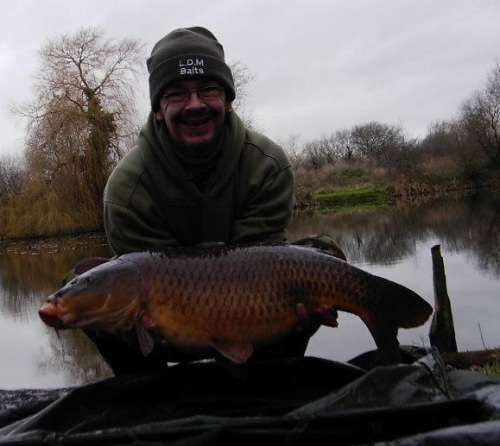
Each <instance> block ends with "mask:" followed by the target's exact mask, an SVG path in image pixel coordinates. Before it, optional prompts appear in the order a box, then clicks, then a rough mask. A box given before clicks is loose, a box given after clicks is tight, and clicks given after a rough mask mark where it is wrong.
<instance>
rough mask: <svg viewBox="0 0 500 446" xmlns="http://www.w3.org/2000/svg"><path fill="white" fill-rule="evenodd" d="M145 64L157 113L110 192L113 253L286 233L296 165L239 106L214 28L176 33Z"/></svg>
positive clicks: (274, 238)
mask: <svg viewBox="0 0 500 446" xmlns="http://www.w3.org/2000/svg"><path fill="white" fill-rule="evenodd" d="M147 66H148V71H149V89H150V99H151V107H152V112H151V113H150V115H149V118H148V121H147V123H146V125H145V126H144V128H143V129H142V131H141V133H140V135H139V138H138V144H137V147H136V148H135V149H133V150H132V151H131V152H129V153H128V154H127V155H126V156H125V157H124V159H123V160H122V161H121V162H120V164H119V165H118V166H117V167H116V169H115V170H114V172H113V173H112V175H111V177H110V178H109V181H108V184H107V186H106V190H105V196H104V215H105V228H106V233H107V236H108V240H109V243H110V245H111V247H112V248H113V250H114V251H115V253H116V254H123V253H125V252H130V251H142V250H146V249H150V250H162V249H164V248H166V247H169V246H176V245H182V246H186V245H196V244H200V243H206V242H224V243H231V244H235V243H255V242H259V243H262V242H265V243H269V242H283V241H286V227H287V225H288V223H289V222H290V220H291V217H292V210H293V175H292V170H291V167H290V163H289V161H288V159H287V157H286V155H285V154H284V152H283V150H282V149H281V148H280V147H278V146H277V145H276V144H274V143H273V142H272V141H270V140H269V139H268V138H266V137H264V136H262V135H259V134H258V133H256V132H253V131H251V130H249V129H246V128H245V126H244V125H243V123H242V121H241V120H240V119H239V118H238V116H237V114H236V113H235V112H234V111H233V110H232V107H231V103H232V101H233V99H234V97H235V89H234V81H233V77H232V73H231V70H230V68H229V67H228V66H227V65H226V63H225V60H224V50H223V48H222V46H221V45H220V43H219V42H218V41H217V40H216V38H215V37H214V35H213V34H212V33H211V32H210V31H208V30H207V29H205V28H201V27H194V28H185V29H177V30H175V31H172V32H171V33H169V34H167V35H166V36H165V37H164V38H163V39H161V40H160V41H159V42H158V43H157V44H156V45H155V46H154V48H153V51H152V53H151V57H150V58H149V59H148V61H147Z"/></svg>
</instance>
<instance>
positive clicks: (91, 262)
mask: <svg viewBox="0 0 500 446" xmlns="http://www.w3.org/2000/svg"><path fill="white" fill-rule="evenodd" d="M109 261H110V259H106V258H104V257H88V258H86V259H82V260H80V261H79V262H78V263H77V264H76V265H75V267H74V272H75V274H76V275H80V274H83V273H85V272H87V271H88V270H89V269H92V268H95V267H96V266H99V265H102V264H103V263H106V262H109Z"/></svg>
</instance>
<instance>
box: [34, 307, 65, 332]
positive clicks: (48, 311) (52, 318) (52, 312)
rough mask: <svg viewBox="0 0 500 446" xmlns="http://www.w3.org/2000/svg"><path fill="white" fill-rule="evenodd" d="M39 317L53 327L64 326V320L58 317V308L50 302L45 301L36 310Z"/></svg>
mask: <svg viewBox="0 0 500 446" xmlns="http://www.w3.org/2000/svg"><path fill="white" fill-rule="evenodd" d="M38 315H39V316H40V319H41V320H42V321H43V322H44V323H45V324H47V325H48V326H49V327H53V328H65V324H64V321H63V320H62V318H61V317H60V310H59V309H58V308H57V306H56V305H54V304H53V303H52V302H45V303H44V304H43V305H42V306H41V307H40V309H39V310H38Z"/></svg>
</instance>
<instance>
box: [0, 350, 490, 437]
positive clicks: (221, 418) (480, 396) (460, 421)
mask: <svg viewBox="0 0 500 446" xmlns="http://www.w3.org/2000/svg"><path fill="white" fill-rule="evenodd" d="M365 359H366V358H363V357H361V358H359V359H358V360H354V361H353V362H355V363H357V364H362V363H363V360H365ZM245 373H246V376H234V375H232V374H229V373H228V372H227V370H224V369H221V368H220V367H219V366H218V365H217V364H215V363H208V362H202V363H191V364H179V365H176V366H173V367H169V368H168V369H165V370H164V371H161V372H157V373H154V374H140V375H131V376H127V377H118V378H111V379H108V380H105V381H102V382H99V383H96V384H91V385H86V386H83V387H79V388H71V389H55V390H45V391H44V390H19V391H0V426H1V428H0V445H4V444H9V445H37V444H54V445H55V444H57V445H59V444H67V445H125V444H127V445H128V444H130V445H135V446H137V445H147V446H153V445H171V444H179V445H215V444H217V445H219V444H223V445H226V444H227V445H254V444H259V443H258V442H262V444H274V445H281V444H283V445H285V444H286V445H322V444H329V445H331V444H335V445H354V444H355V445H364V444H377V445H401V446H403V445H404V446H407V445H408V446H410V445H412V446H413V445H434V444H439V445H462V444H463V445H470V444H474V445H476V444H479V445H499V444H500V419H499V418H500V379H497V378H494V377H488V376H486V375H483V374H481V373H474V372H468V371H460V370H446V368H445V366H444V365H443V364H442V362H441V360H440V357H439V355H438V354H437V353H436V352H434V351H431V352H430V353H428V354H426V355H425V356H423V357H421V358H420V359H418V360H416V361H414V362H412V363H410V364H400V365H397V366H387V367H375V368H373V369H371V370H369V371H365V370H363V369H362V368H360V367H356V366H354V365H352V364H346V363H337V362H333V361H327V360H323V359H318V358H311V357H306V358H302V359H287V360H279V361H271V362H270V361H266V362H255V363H252V364H250V365H249V366H248V368H247V370H246V371H245Z"/></svg>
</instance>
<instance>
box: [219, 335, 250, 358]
mask: <svg viewBox="0 0 500 446" xmlns="http://www.w3.org/2000/svg"><path fill="white" fill-rule="evenodd" d="M212 345H213V348H214V349H215V350H217V351H218V352H219V353H220V354H221V355H222V356H224V357H225V358H227V359H229V360H230V361H232V362H234V363H236V364H244V363H245V362H247V361H248V360H249V359H250V356H252V354H253V346H252V344H250V343H249V342H248V343H230V342H224V341H221V340H220V339H212Z"/></svg>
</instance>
